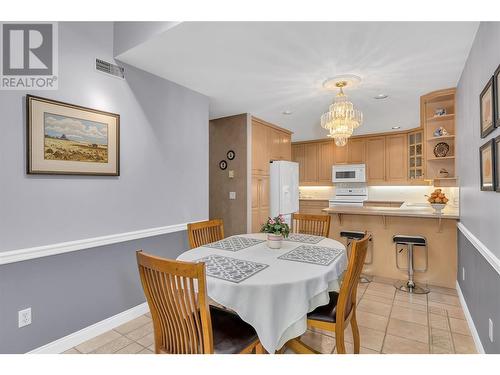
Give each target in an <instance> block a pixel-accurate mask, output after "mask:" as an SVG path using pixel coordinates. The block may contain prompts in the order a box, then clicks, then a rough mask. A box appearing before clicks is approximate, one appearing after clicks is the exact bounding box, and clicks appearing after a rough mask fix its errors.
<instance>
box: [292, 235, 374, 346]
mask: <svg viewBox="0 0 500 375" xmlns="http://www.w3.org/2000/svg"><path fill="white" fill-rule="evenodd" d="M369 240H370V235H369V234H367V235H365V236H364V237H363V238H362V239H360V240H358V241H353V243H352V250H351V256H350V257H349V264H348V266H347V271H346V272H345V274H344V278H343V280H342V285H341V287H340V292H339V293H336V292H330V302H329V303H328V304H327V305H324V306H319V307H317V308H316V309H315V310H313V311H312V312H310V313H309V314H307V326H308V328H318V329H322V330H326V331H330V332H333V333H335V346H336V349H337V353H338V354H345V353H346V350H345V342H344V330H345V329H346V328H347V326H348V325H349V323H351V329H352V336H353V339H354V354H358V353H359V350H360V346H361V344H360V337H359V329H358V323H357V321H356V304H357V301H356V293H357V290H358V282H359V276H360V275H361V271H362V269H363V264H364V262H365V258H366V252H367V249H368V241H369ZM287 346H288V347H289V348H290V349H292V350H293V351H295V352H296V353H301V354H303V353H307V354H310V353H317V351H315V350H314V349H312V348H311V347H309V346H308V345H306V344H304V343H303V342H302V341H300V340H299V339H294V340H291V341H289V343H287Z"/></svg>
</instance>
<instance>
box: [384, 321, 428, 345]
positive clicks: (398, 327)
mask: <svg viewBox="0 0 500 375" xmlns="http://www.w3.org/2000/svg"><path fill="white" fill-rule="evenodd" d="M387 334H389V335H393V336H399V337H404V338H406V339H409V340H415V341H419V342H422V343H424V344H427V343H428V342H429V328H428V327H427V326H424V325H421V324H417V323H412V322H407V321H404V320H399V319H394V318H391V319H390V320H389V325H388V326H387Z"/></svg>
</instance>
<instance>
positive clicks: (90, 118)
mask: <svg viewBox="0 0 500 375" xmlns="http://www.w3.org/2000/svg"><path fill="white" fill-rule="evenodd" d="M26 102H27V125H28V132H27V133H28V137H27V146H28V147H27V150H28V165H27V173H28V174H73V175H93V176H119V173H120V172H119V167H120V138H119V136H120V135H119V126H120V115H118V114H115V113H109V112H104V111H100V110H97V109H92V108H86V107H81V106H77V105H74V104H68V103H64V102H59V101H55V100H51V99H47V98H41V97H37V96H32V95H27V101H26Z"/></svg>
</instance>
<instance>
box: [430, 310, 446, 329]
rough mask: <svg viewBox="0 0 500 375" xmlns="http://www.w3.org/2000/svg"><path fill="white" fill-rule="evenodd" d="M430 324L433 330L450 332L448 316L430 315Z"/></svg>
mask: <svg viewBox="0 0 500 375" xmlns="http://www.w3.org/2000/svg"><path fill="white" fill-rule="evenodd" d="M429 324H430V326H431V327H432V328H436V329H443V330H445V331H449V329H450V326H449V324H448V317H447V316H446V315H438V314H429Z"/></svg>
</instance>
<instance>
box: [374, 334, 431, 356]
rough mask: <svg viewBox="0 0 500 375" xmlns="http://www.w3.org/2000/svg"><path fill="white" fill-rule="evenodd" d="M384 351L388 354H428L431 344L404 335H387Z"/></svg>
mask: <svg viewBox="0 0 500 375" xmlns="http://www.w3.org/2000/svg"><path fill="white" fill-rule="evenodd" d="M382 353H386V354H427V353H429V344H424V343H421V342H418V341H414V340H408V339H405V338H403V337H398V336H392V335H387V336H386V337H385V341H384V347H383V348H382Z"/></svg>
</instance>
